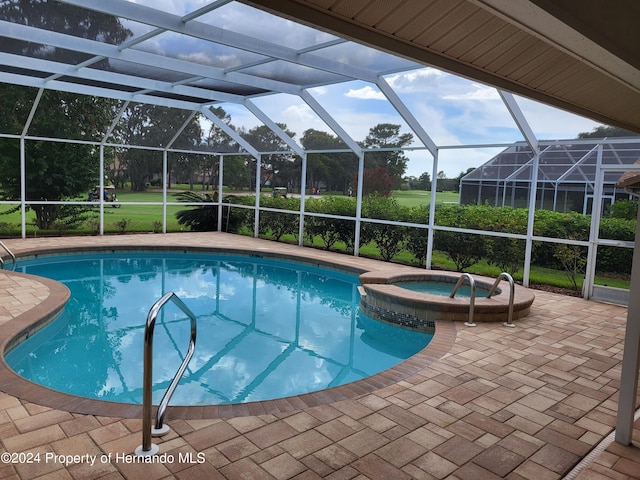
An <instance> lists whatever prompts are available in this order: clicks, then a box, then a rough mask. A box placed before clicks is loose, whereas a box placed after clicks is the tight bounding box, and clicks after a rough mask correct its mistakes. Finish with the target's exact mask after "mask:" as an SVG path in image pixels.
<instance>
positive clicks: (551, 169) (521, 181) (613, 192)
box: [460, 137, 640, 215]
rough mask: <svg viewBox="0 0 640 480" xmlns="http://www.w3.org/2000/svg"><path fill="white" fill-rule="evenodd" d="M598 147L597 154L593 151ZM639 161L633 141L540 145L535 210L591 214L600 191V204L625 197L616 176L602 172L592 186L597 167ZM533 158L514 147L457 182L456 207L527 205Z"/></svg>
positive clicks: (526, 149)
mask: <svg viewBox="0 0 640 480" xmlns="http://www.w3.org/2000/svg"><path fill="white" fill-rule="evenodd" d="M600 145H601V146H602V151H601V154H600V155H598V148H599V146H600ZM638 158H640V142H638V140H637V139H635V140H634V139H633V138H632V137H631V138H625V139H621V138H618V139H606V140H603V141H601V142H594V141H593V140H575V141H574V142H573V143H555V144H554V143H551V144H543V146H542V149H541V152H540V155H539V157H538V160H537V162H538V179H537V187H536V188H537V193H536V198H537V200H536V207H537V208H544V209H547V210H553V211H558V212H578V213H582V214H584V215H589V214H591V213H592V212H593V199H594V196H595V195H596V190H597V188H601V192H600V195H601V197H602V205H603V207H606V206H608V205H611V204H612V203H614V202H615V201H616V200H624V199H628V198H629V194H628V193H627V192H626V191H625V189H624V188H622V187H620V186H618V185H617V183H618V181H619V179H620V172H616V171H604V172H603V174H602V178H601V185H598V186H597V185H596V179H597V176H598V171H599V167H600V166H616V167H620V166H625V165H632V164H634V163H635V162H636V161H637V160H638ZM533 164H534V154H533V152H532V151H531V149H529V147H528V146H527V145H526V144H524V143H520V144H514V145H512V146H510V147H508V148H506V149H505V150H503V151H502V152H500V153H499V154H498V155H496V156H495V157H493V158H492V159H491V160H489V161H488V162H486V163H484V164H483V165H481V166H479V167H478V168H476V169H475V170H474V171H473V172H471V173H469V174H467V175H465V176H464V177H462V179H461V180H460V203H462V204H465V205H469V204H477V205H480V204H484V203H488V204H489V205H493V206H496V207H497V206H510V207H513V208H516V207H524V206H526V205H527V200H528V198H529V192H530V191H531V189H532V188H533V184H532V181H531V179H532V176H531V169H532V168H533Z"/></svg>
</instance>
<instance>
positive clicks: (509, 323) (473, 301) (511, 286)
mask: <svg viewBox="0 0 640 480" xmlns="http://www.w3.org/2000/svg"><path fill="white" fill-rule="evenodd" d="M465 280H467V282H468V283H469V287H470V288H471V295H470V297H469V318H468V319H467V321H466V322H464V324H465V325H466V326H467V327H475V326H476V324H475V323H474V321H473V312H474V310H475V305H476V282H475V281H474V280H473V277H472V276H471V274H469V273H463V274H462V275H460V278H458V281H457V282H456V285H455V287H453V290H452V291H451V293H450V294H449V297H451V298H453V297H455V296H456V293H457V292H458V290H459V289H460V287H461V286H462V285H463V283H464V281H465ZM502 280H507V282H509V316H508V317H507V321H506V322H504V323H503V325H504V326H505V327H515V325H514V324H513V299H514V296H515V295H514V294H515V286H514V283H513V278H512V277H511V275H509V274H508V273H507V272H502V273H501V274H500V275H498V278H496V281H495V282H494V283H493V286H492V287H491V290H489V293H488V294H487V298H491V296H492V295H493V294H494V293H496V291H497V289H498V285H499V284H500V282H501V281H502Z"/></svg>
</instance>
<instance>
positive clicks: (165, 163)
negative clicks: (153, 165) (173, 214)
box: [162, 140, 173, 233]
mask: <svg viewBox="0 0 640 480" xmlns="http://www.w3.org/2000/svg"><path fill="white" fill-rule="evenodd" d="M172 142H173V140H172ZM168 176H169V152H168V151H167V149H166V148H165V149H164V150H163V151H162V233H167V178H168Z"/></svg>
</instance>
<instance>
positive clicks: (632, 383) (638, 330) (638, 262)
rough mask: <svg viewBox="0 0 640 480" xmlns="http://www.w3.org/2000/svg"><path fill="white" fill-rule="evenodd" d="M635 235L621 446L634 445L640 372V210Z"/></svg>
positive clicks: (619, 425) (619, 418) (624, 359)
mask: <svg viewBox="0 0 640 480" xmlns="http://www.w3.org/2000/svg"><path fill="white" fill-rule="evenodd" d="M635 238H636V242H635V248H634V249H633V263H632V267H631V284H630V287H629V307H628V309H627V327H626V331H625V335H624V353H623V356H622V373H621V376H620V394H619V397H618V416H617V419H616V442H618V443H621V444H622V445H631V441H632V436H633V416H634V411H635V409H636V395H637V393H638V371H640V295H639V294H638V292H640V244H638V242H639V241H640V211H639V212H638V218H637V219H636V236H635Z"/></svg>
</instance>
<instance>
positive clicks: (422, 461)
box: [0, 233, 640, 480]
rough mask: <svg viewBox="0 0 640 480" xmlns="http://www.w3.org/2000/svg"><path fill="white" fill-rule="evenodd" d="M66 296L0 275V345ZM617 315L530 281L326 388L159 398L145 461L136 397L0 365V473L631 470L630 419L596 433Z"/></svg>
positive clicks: (198, 242)
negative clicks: (80, 397)
mask: <svg viewBox="0 0 640 480" xmlns="http://www.w3.org/2000/svg"><path fill="white" fill-rule="evenodd" d="M5 243H6V244H7V245H8V246H9V248H11V249H12V250H13V251H14V252H15V253H16V254H18V255H21V254H25V253H28V252H30V251H42V250H48V249H56V250H59V249H62V250H64V249H74V248H78V247H92V248H96V247H105V248H108V247H111V246H113V247H122V246H130V247H131V248H137V247H140V246H145V245H146V246H150V247H153V246H157V247H163V246H176V247H177V246H182V247H204V248H212V247H216V248H228V249H232V248H240V249H247V250H251V251H254V252H255V251H263V252H277V253H281V254H285V255H300V256H304V257H307V258H314V259H318V260H321V261H324V260H327V259H330V258H331V259H337V260H338V261H340V263H344V264H347V265H348V266H350V267H352V268H358V269H374V268H385V269H389V268H391V269H402V268H410V267H402V266H397V265H391V264H383V263H381V262H376V261H373V260H368V259H362V258H354V257H349V256H345V255H338V254H331V253H327V252H324V251H316V250H311V249H300V248H299V247H296V246H290V245H284V244H279V243H275V242H269V241H262V240H257V239H253V238H248V237H241V236H234V235H227V234H219V233H206V234H204V233H203V234H196V233H189V234H169V235H151V234H148V235H126V236H105V237H69V238H67V237H63V238H38V239H26V240H21V239H12V240H6V241H5ZM65 299H66V297H65V293H64V289H60V288H59V287H58V285H57V284H56V283H55V282H51V281H48V280H43V279H38V278H35V277H31V276H28V275H23V274H19V273H13V272H8V271H0V337H1V338H2V341H3V342H5V341H6V340H7V337H10V336H14V335H16V334H17V333H18V332H20V331H22V330H23V329H24V328H25V327H26V326H27V325H29V324H30V323H32V322H33V321H34V320H35V319H37V318H40V317H42V316H44V315H46V313H47V309H51V308H53V309H55V308H58V306H59V305H60V304H63V303H64V300H65ZM626 315H627V309H626V308H623V307H619V306H614V305H607V304H602V303H596V302H590V301H585V300H582V299H577V298H571V297H565V296H561V295H556V294H551V293H546V292H536V300H535V301H534V304H533V306H532V310H531V314H530V315H529V316H528V317H526V318H524V319H520V320H517V322H516V327H515V328H506V327H503V326H502V324H501V323H478V326H477V327H474V328H470V327H465V326H464V325H463V324H462V323H455V324H453V323H449V324H447V325H444V324H438V325H437V327H436V335H435V337H434V341H433V342H432V345H430V346H429V347H427V349H426V350H425V352H422V353H421V354H420V355H418V356H416V357H414V358H412V359H410V360H409V361H407V362H406V363H405V364H403V365H400V366H399V367H398V368H396V369H393V370H392V371H390V372H386V373H384V374H382V375H381V376H380V377H377V378H374V379H372V380H370V381H369V382H364V383H362V384H361V385H360V386H358V385H356V386H353V387H350V388H347V389H343V390H340V391H339V394H338V393H335V392H333V393H332V391H328V392H320V393H318V394H313V395H310V396H300V397H294V398H292V399H287V400H283V401H274V402H261V403H260V404H257V405H252V406H250V407H248V406H239V407H236V408H233V407H230V408H206V407H200V409H199V410H198V407H192V408H191V410H189V409H184V408H182V409H179V408H174V409H172V408H171V407H170V408H169V412H168V415H167V418H168V421H167V423H168V424H169V425H170V426H171V427H172V431H171V432H170V433H169V434H168V435H167V436H165V437H162V438H161V439H155V440H154V442H156V443H158V444H159V446H160V452H159V454H158V456H157V457H153V459H154V463H150V464H141V463H140V462H137V461H135V457H133V455H132V454H133V451H134V449H135V448H136V447H137V446H138V445H140V443H141V427H142V422H141V420H140V419H139V409H138V408H136V407H134V408H133V409H132V408H121V409H120V410H117V409H116V410H112V409H111V408H110V407H109V406H107V405H104V410H102V411H94V409H95V408H96V406H95V404H87V403H78V402H77V401H75V400H74V399H69V397H66V396H61V395H59V394H53V393H51V392H47V391H46V390H45V389H42V388H41V387H35V388H34V387H32V386H31V385H30V384H29V383H28V382H26V381H16V380H15V377H14V376H12V375H10V374H7V372H6V368H4V370H5V372H4V373H2V374H0V391H1V393H0V440H1V447H2V448H1V449H0V450H1V451H2V453H3V456H2V459H3V463H2V464H0V478H21V479H34V478H76V479H84V478H91V479H94V478H105V479H111V478H113V479H115V478H128V479H138V478H144V479H145V480H154V479H163V478H189V479H196V478H203V479H204V478H206V479H223V478H226V479H247V478H255V479H271V478H273V479H300V480H302V479H305V480H306V479H313V478H330V479H336V480H337V479H365V478H371V479H383V478H385V479H394V480H395V479H462V480H482V479H498V478H509V479H514V480H515V479H530V480H552V479H560V478H564V477H565V476H566V478H578V479H581V480H596V479H601V480H605V479H616V480H622V479H640V448H639V446H640V421H637V422H636V424H635V426H636V428H635V430H634V445H633V446H629V447H627V446H622V445H619V444H616V443H615V442H611V443H605V444H603V443H602V441H603V439H606V438H609V439H610V437H611V435H610V434H611V432H612V430H613V428H614V426H615V419H616V418H615V417H616V410H617V395H618V386H619V379H620V363H621V360H622V345H623V337H624V331H625V323H626ZM140 348H142V345H141V346H140ZM141 374H142V373H141ZM8 392H10V393H8ZM43 392H44V393H43ZM52 405H53V406H52ZM97 408H100V406H99V405H98V407H97ZM89 410H90V411H92V413H91V414H87V413H77V412H83V411H89ZM114 412H117V414H115V416H114ZM7 453H8V454H9V456H7ZM74 456H75V457H74ZM584 459H586V460H587V463H585V462H584ZM576 465H577V468H576V469H574V467H576Z"/></svg>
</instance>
